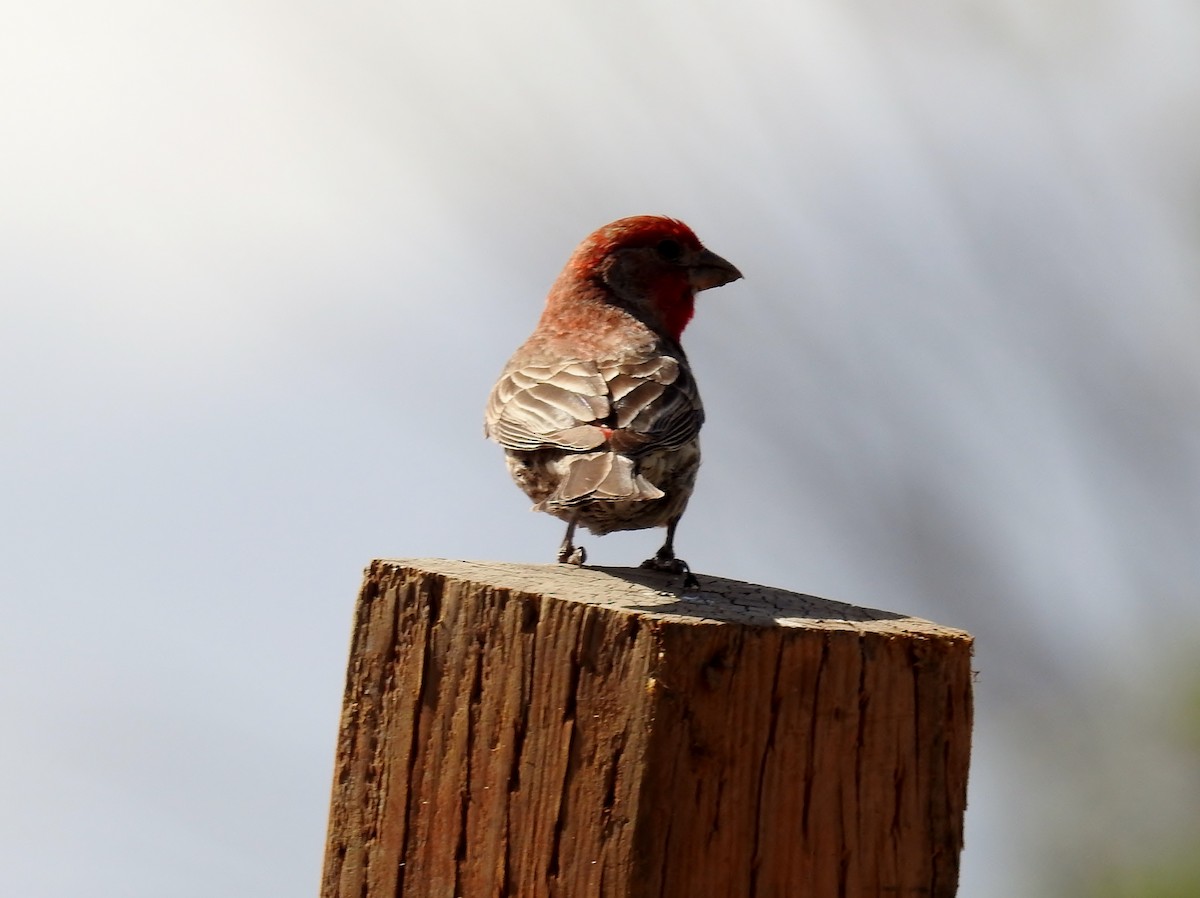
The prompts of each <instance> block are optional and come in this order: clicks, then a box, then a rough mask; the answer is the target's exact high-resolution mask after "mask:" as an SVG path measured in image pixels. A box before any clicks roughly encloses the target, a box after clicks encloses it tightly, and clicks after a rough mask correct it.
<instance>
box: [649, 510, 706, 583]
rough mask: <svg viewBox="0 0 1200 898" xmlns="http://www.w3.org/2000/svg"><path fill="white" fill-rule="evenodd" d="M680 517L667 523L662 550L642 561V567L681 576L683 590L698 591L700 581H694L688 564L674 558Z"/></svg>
mask: <svg viewBox="0 0 1200 898" xmlns="http://www.w3.org/2000/svg"><path fill="white" fill-rule="evenodd" d="M681 517H682V515H676V516H675V517H673V518H671V520H670V521H669V522H668V523H667V538H666V540H665V541H664V542H663V544H662V548H661V549H659V550H658V551H657V552H655V553H654V557H653V558H647V559H646V560H645V561H643V562H642V567H644V568H650V570H654V571H662V572H663V573H664V574H683V588H684V589H699V588H700V581H699V580H697V579H696V575H695V574H693V573H692V569H691V568H690V567H688V563H687V562H686V561H684V560H683V559H682V558H676V557H675V528H676V527H678V526H679V519H680V518H681Z"/></svg>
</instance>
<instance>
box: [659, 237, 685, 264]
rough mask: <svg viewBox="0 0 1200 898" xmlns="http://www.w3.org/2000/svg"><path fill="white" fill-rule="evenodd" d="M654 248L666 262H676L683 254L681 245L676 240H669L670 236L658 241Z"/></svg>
mask: <svg viewBox="0 0 1200 898" xmlns="http://www.w3.org/2000/svg"><path fill="white" fill-rule="evenodd" d="M654 249H655V251H657V253H658V255H659V256H660V257H661V258H663V259H666V260H667V261H668V262H678V261H679V257H680V256H682V255H683V247H682V246H680V245H679V242H678V241H677V240H671V239H670V238H667V239H666V240H660V241H658V246H656V247H655V248H654Z"/></svg>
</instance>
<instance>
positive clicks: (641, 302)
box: [551, 215, 742, 342]
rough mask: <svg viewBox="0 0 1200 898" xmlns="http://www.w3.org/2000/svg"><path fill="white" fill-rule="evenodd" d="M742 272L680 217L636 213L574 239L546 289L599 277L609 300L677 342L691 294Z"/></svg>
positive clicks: (689, 315)
mask: <svg viewBox="0 0 1200 898" xmlns="http://www.w3.org/2000/svg"><path fill="white" fill-rule="evenodd" d="M741 276H742V274H741V272H739V271H738V270H737V269H736V268H734V267H733V266H732V265H731V264H729V263H728V262H726V261H725V260H724V259H722V258H721V257H720V256H718V255H717V254H716V253H713V252H709V251H708V250H707V249H705V248H704V246H703V244H701V243H700V241H699V239H697V237H696V235H695V234H694V233H692V229H691V228H689V227H688V226H687V225H685V224H684V223H683V222H681V221H677V220H675V219H673V218H666V217H664V216H661V215H636V216H633V217H632V218H622V219H619V220H618V221H614V222H612V223H611V224H607V225H605V226H604V227H602V228H600V229H599V230H597V231H595V232H594V233H592V234H591V235H590V236H589V237H588V238H587V239H586V240H584V241H583V243H581V244H579V246H578V247H577V248H576V250H575V252H574V254H572V256H571V258H570V260H569V261H568V262H567V267H566V269H565V270H564V271H563V274H562V276H561V277H560V278H559V283H558V284H557V285H556V290H555V291H554V292H552V293H551V301H552V302H553V301H554V299H555V296H556V294H558V293H560V289H559V288H562V287H564V286H567V285H566V284H564V281H569V282H573V284H574V285H576V286H577V285H580V284H581V283H588V282H591V283H596V282H599V284H601V285H602V286H603V287H604V288H605V291H604V292H605V294H606V295H607V296H609V297H611V300H610V301H612V302H614V303H615V304H618V305H622V306H627V307H629V308H630V309H631V310H632V311H633V312H634V313H635V314H637V315H638V316H639V317H642V318H644V319H646V320H647V323H648V324H650V325H651V326H652V327H654V328H655V329H656V330H661V332H662V333H664V334H665V335H666V336H669V337H670V338H671V339H672V340H675V341H677V342H678V340H679V338H680V335H682V333H683V329H684V328H685V327H686V326H687V323H688V322H689V321H691V319H692V312H693V308H694V300H695V295H696V293H697V292H698V291H700V290H707V289H708V288H709V287H719V286H721V285H722V284H728V283H729V282H730V281H735V280H737V279H738V278H740V277H741Z"/></svg>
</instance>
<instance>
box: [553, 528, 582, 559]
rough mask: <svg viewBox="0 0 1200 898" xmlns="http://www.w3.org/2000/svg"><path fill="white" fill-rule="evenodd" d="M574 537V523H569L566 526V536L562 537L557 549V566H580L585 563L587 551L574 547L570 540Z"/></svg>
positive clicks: (580, 547)
mask: <svg viewBox="0 0 1200 898" xmlns="http://www.w3.org/2000/svg"><path fill="white" fill-rule="evenodd" d="M574 535H575V522H574V521H571V522H570V523H569V524H567V535H566V536H564V537H563V541H562V544H561V545H560V546H559V547H558V563H559V564H574V565H576V566H579V565H582V564H583V563H584V562H585V561H587V549H585V548H584V547H583V546H577V545H575V544H574V543H573V542H572V540H571V538H572V537H573V536H574Z"/></svg>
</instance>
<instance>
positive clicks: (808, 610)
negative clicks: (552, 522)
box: [368, 558, 971, 641]
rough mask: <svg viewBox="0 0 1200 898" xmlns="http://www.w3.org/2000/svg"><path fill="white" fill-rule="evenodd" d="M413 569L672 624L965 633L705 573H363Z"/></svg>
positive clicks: (470, 564) (480, 568) (490, 566)
mask: <svg viewBox="0 0 1200 898" xmlns="http://www.w3.org/2000/svg"><path fill="white" fill-rule="evenodd" d="M388 568H391V569H393V570H399V569H410V570H414V571H424V572H427V573H431V574H436V575H441V576H444V577H447V578H449V579H451V580H458V581H469V582H474V583H478V584H480V585H482V586H487V587H491V588H498V589H505V590H509V591H512V592H517V593H524V594H526V595H537V596H542V597H546V598H551V599H556V600H559V601H564V602H579V603H582V604H588V605H595V606H597V607H600V608H607V609H611V610H613V611H617V612H622V613H626V614H631V615H635V616H638V617H641V618H647V619H651V620H654V619H658V620H662V621H664V622H668V621H673V622H677V623H705V622H708V623H727V624H739V625H741V626H751V627H803V628H806V629H828V630H851V631H855V632H860V633H861V632H869V633H893V634H894V633H899V632H904V633H909V634H914V633H919V634H923V635H927V636H935V637H940V638H943V639H945V638H948V639H965V640H968V641H969V640H970V639H971V637H970V635H969V634H968V633H966V632H965V631H963V630H957V629H954V628H951V627H944V626H942V625H940V624H936V623H933V622H931V621H928V620H924V619H922V618H919V617H911V616H909V615H905V614H899V613H897V612H893V611H882V610H879V609H876V608H863V607H859V606H857V605H850V604H847V603H845V602H836V601H833V600H831V599H823V598H819V597H817V596H811V595H805V594H803V593H798V592H791V591H789V590H786V589H779V588H776V587H772V586H759V585H756V584H753V583H745V582H742V581H740V580H729V579H726V578H724V577H714V576H710V575H707V574H699V575H697V579H698V580H699V581H700V588H699V589H687V590H685V589H684V588H683V586H682V581H683V578H682V576H679V575H671V574H664V573H660V572H658V571H653V570H647V569H644V568H626V567H576V566H574V565H569V564H513V563H510V562H498V561H456V560H450V559H443V558H409V559H379V560H376V561H374V562H372V564H371V566H370V568H368V571H374V572H377V573H383V571H384V570H386V569H388Z"/></svg>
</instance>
